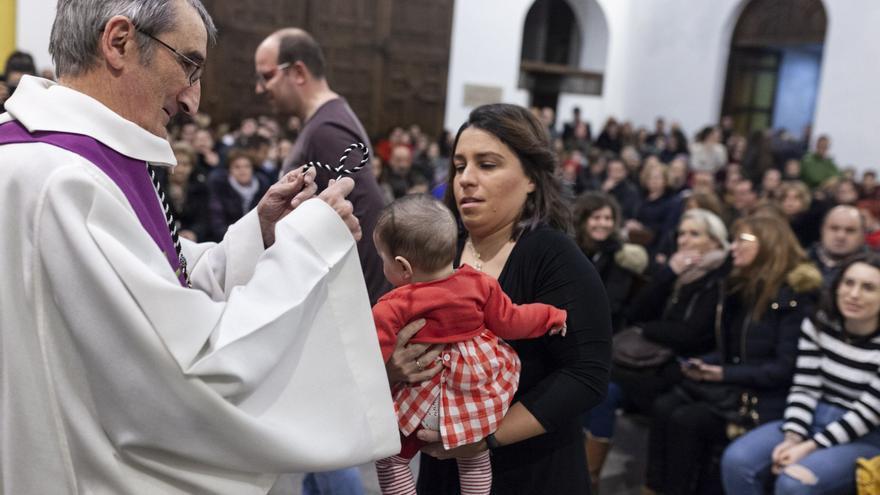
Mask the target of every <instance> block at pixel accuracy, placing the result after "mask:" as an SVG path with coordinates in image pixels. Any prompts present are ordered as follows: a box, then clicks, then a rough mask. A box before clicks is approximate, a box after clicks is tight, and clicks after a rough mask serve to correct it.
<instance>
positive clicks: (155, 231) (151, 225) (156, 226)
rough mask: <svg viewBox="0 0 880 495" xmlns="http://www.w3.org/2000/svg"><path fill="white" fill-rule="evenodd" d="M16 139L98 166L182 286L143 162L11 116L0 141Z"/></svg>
mask: <svg viewBox="0 0 880 495" xmlns="http://www.w3.org/2000/svg"><path fill="white" fill-rule="evenodd" d="M18 143H45V144H51V145H53V146H57V147H59V148H62V149H65V150H67V151H70V152H72V153H76V154H77V155H79V156H81V157H83V158H84V159H86V160H88V161H90V162H92V163H93V164H94V165H95V166H96V167H98V168H99V169H101V171H102V172H104V173H105V174H106V175H107V176H108V177H110V179H111V180H112V181H113V182H114V183H115V184H116V185H117V186H118V187H119V189H121V190H122V193H123V194H125V197H126V198H127V199H128V202H129V204H130V205H131V207H132V209H133V210H134V212H135V214H136V215H137V217H138V220H140V222H141V226H143V228H144V230H146V231H147V233H148V234H150V237H152V238H153V241H154V242H155V243H156V245H157V246H158V247H159V249H160V250H161V251H162V252H163V253H165V257H166V258H167V259H168V263H169V264H170V265H171V269H172V270H174V271H175V273H177V274H178V279H179V280H180V283H181V285H183V286H184V287H186V279H185V277H184V276H183V273H182V272H179V271H178V270H179V268H180V261H179V260H178V259H177V252H176V251H175V249H174V244H173V243H172V241H171V232H170V231H169V230H168V224H167V222H166V221H165V215H164V212H163V211H162V205H161V203H160V202H159V198H158V197H157V196H156V190H155V189H154V188H153V183H152V182H151V181H150V176H149V173H148V172H147V167H146V162H144V161H143V160H135V159H133V158H129V157H127V156H125V155H123V154H121V153H119V152H117V151H116V150H114V149H112V148H110V147H109V146H107V145H105V144H103V143H101V142H100V141H98V140H96V139H95V138H92V137H90V136H84V135H82V134H70V133H65V132H53V131H37V132H33V133H30V132H28V130H27V129H26V128H25V127H24V126H22V125H21V124H20V123H19V122H18V121H15V120H13V121H11V122H7V123H5V124H2V125H0V145H4V144H18Z"/></svg>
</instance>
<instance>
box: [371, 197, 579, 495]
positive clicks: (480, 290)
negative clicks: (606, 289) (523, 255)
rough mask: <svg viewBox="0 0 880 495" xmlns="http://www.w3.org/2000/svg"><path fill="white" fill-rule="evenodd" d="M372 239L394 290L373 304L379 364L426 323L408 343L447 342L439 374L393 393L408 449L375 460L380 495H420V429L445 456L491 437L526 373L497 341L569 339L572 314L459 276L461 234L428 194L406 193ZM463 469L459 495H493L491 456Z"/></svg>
mask: <svg viewBox="0 0 880 495" xmlns="http://www.w3.org/2000/svg"><path fill="white" fill-rule="evenodd" d="M373 240H374V242H375V244H376V249H377V250H378V251H379V255H380V256H381V257H382V262H383V265H384V272H385V277H386V278H387V279H388V281H389V282H391V283H392V284H393V285H394V286H395V287H396V289H394V290H392V291H391V292H389V293H388V294H386V295H385V296H384V297H382V298H381V299H379V301H378V302H377V303H376V305H375V306H374V307H373V319H374V320H375V322H376V330H377V331H378V332H379V344H380V345H381V348H382V357H383V358H384V359H385V360H386V361H387V360H388V358H389V357H390V356H391V353H392V352H393V350H394V346H395V343H396V341H397V332H398V331H399V330H400V329H401V328H402V327H403V326H405V325H406V324H407V323H409V322H411V321H414V320H418V319H420V318H424V319H425V321H426V323H425V326H424V327H422V329H421V330H419V333H417V334H416V335H415V336H414V337H413V338H412V340H411V342H417V343H427V344H442V345H444V348H443V351H442V352H441V354H440V358H438V359H439V360H440V361H441V363H442V366H443V368H442V370H441V371H440V372H439V373H438V374H437V375H435V376H434V377H433V378H431V379H429V380H426V381H424V382H421V383H414V384H397V385H395V386H394V387H393V388H392V393H393V394H394V403H395V406H396V408H397V415H398V425H399V427H400V432H401V441H402V449H401V452H400V454H398V455H395V456H392V457H389V458H386V459H382V460H380V461H378V462H377V463H376V470H377V471H378V474H379V486H380V487H381V488H382V493H383V494H385V495H390V494H415V493H416V490H415V485H414V483H413V479H412V473H411V472H410V469H409V461H410V459H412V457H413V456H414V455H415V454H416V453H417V452H418V451H419V449H420V448H421V447H422V446H423V445H424V442H422V441H421V440H419V439H418V438H417V437H416V432H417V431H418V430H420V429H422V428H424V429H429V430H435V431H439V432H440V437H441V438H442V440H443V446H444V448H446V449H451V448H454V447H459V446H461V445H466V444H470V443H474V442H477V441H479V440H482V439H483V438H485V437H487V436H488V435H490V434H492V433H494V432H495V430H496V429H497V427H498V423H499V422H500V421H501V419H502V418H503V417H504V414H505V413H506V412H507V408H508V407H509V406H510V403H511V399H512V397H513V394H514V392H516V387H517V384H518V382H519V373H520V361H519V358H518V357H517V355H516V352H514V350H513V349H512V348H511V347H510V346H509V345H507V344H506V343H504V341H502V340H501V338H505V339H526V338H534V337H539V336H541V335H544V334H545V333H547V331H548V330H550V333H551V334H557V333H559V334H562V335H565V320H566V312H565V311H563V310H561V309H556V308H554V307H552V306H548V305H546V304H523V305H515V304H513V303H512V302H511V301H510V298H508V297H507V295H505V294H504V292H503V291H502V290H501V286H500V285H498V281H497V280H495V279H494V278H492V277H490V276H488V275H485V274H483V273H481V272H479V271H477V270H475V269H473V268H471V267H470V266H467V265H462V266H461V268H459V269H458V270H453V268H452V265H453V261H454V257H455V251H456V243H457V242H458V227H457V225H456V222H455V219H454V218H453V216H452V213H451V212H450V211H449V210H448V209H447V208H446V207H445V206H444V205H443V204H442V203H440V202H439V201H437V200H435V199H433V198H431V197H430V196H427V195H412V196H405V197H403V198H400V199H398V200H397V201H395V202H393V203H391V204H390V205H388V206H387V207H386V208H385V209H384V210H383V211H382V214H381V215H380V217H379V220H378V222H377V223H376V228H375V230H374V231H373ZM499 337H500V338H499ZM432 364H433V363H426V367H427V366H430V365H432ZM458 469H459V479H460V480H461V481H460V483H461V493H462V494H480V493H486V494H488V493H489V489H490V487H491V485H492V470H491V465H490V462H489V452H488V451H485V452H482V453H480V454H478V455H477V456H475V457H471V458H465V459H462V458H460V459H458Z"/></svg>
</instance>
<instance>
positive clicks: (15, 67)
mask: <svg viewBox="0 0 880 495" xmlns="http://www.w3.org/2000/svg"><path fill="white" fill-rule="evenodd" d="M10 72H22V73H25V74H30V75H32V76H35V75H37V66H36V64H34V58H33V57H32V56H31V55H30V54H28V53H25V52H20V51H15V52H12V54H11V55H9V58H7V59H6V67H5V68H4V69H3V76H4V77H8V76H9V73H10Z"/></svg>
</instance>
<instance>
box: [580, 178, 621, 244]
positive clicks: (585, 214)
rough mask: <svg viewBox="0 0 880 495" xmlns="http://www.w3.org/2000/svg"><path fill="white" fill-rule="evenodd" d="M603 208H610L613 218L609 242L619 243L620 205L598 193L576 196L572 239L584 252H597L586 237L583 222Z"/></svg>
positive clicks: (589, 192)
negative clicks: (612, 228) (573, 238)
mask: <svg viewBox="0 0 880 495" xmlns="http://www.w3.org/2000/svg"><path fill="white" fill-rule="evenodd" d="M605 207H608V208H611V216H612V217H614V231H613V232H612V233H611V236H610V237H609V240H614V241H620V226H621V224H622V222H623V217H622V214H621V212H620V203H618V202H617V200H616V199H615V198H614V196H612V195H610V194H608V193H604V192H600V191H587V192H585V193H583V194H581V195H580V196H578V198H577V201H576V202H575V204H574V237H575V241H577V244H578V246H580V248H581V249H582V250H583V251H584V252H587V253H594V252H596V250H597V245H596V243H595V242H594V241H593V240H592V239H590V236H589V235H587V231H586V229H585V228H584V222H586V221H587V219H588V218H590V216H591V215H592V214H593V213H595V212H597V211H598V210H601V209H602V208H605Z"/></svg>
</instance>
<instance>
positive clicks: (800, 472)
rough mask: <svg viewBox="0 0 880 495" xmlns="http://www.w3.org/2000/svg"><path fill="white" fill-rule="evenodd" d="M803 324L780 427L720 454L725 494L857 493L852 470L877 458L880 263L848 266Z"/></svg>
mask: <svg viewBox="0 0 880 495" xmlns="http://www.w3.org/2000/svg"><path fill="white" fill-rule="evenodd" d="M825 296H826V297H825V300H824V301H823V302H824V304H823V306H824V307H823V308H822V309H821V310H820V311H818V312H816V314H815V315H814V316H813V317H812V318H810V319H805V320H804V321H803V325H802V326H801V337H800V344H799V345H798V358H797V369H796V371H795V376H794V383H793V384H792V386H791V390H790V392H789V395H788V403H787V406H786V409H785V416H784V418H783V419H781V420H778V421H773V422H770V423H766V424H764V425H763V426H761V427H759V428H757V429H756V430H754V431H752V432H750V433H748V434H747V435H745V436H744V437H741V438H739V439H738V440H737V441H735V442H734V443H733V444H732V445H730V446H729V447H728V448H727V450H726V451H725V452H724V457H723V458H722V463H721V467H722V474H723V479H724V488H725V491H726V492H727V493H728V494H730V495H733V494H736V495H749V494H756V495H760V494H762V493H765V491H764V488H765V486H767V483H768V482H769V481H771V480H772V478H773V477H774V476H775V477H776V481H775V493H777V494H799V493H815V494H849V493H855V492H856V483H855V476H854V474H855V463H856V459H858V458H859V457H864V458H871V457H874V456H877V455H880V428H878V427H880V413H878V409H880V352H878V351H880V332H878V331H880V325H878V323H880V255H878V254H877V253H866V254H861V255H857V256H855V257H853V258H850V259H849V260H848V261H847V262H846V263H845V264H844V265H843V267H842V268H841V271H840V273H839V274H838V275H837V277H836V278H835V280H834V282H833V283H832V285H831V288H830V290H829V291H828V294H825Z"/></svg>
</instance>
